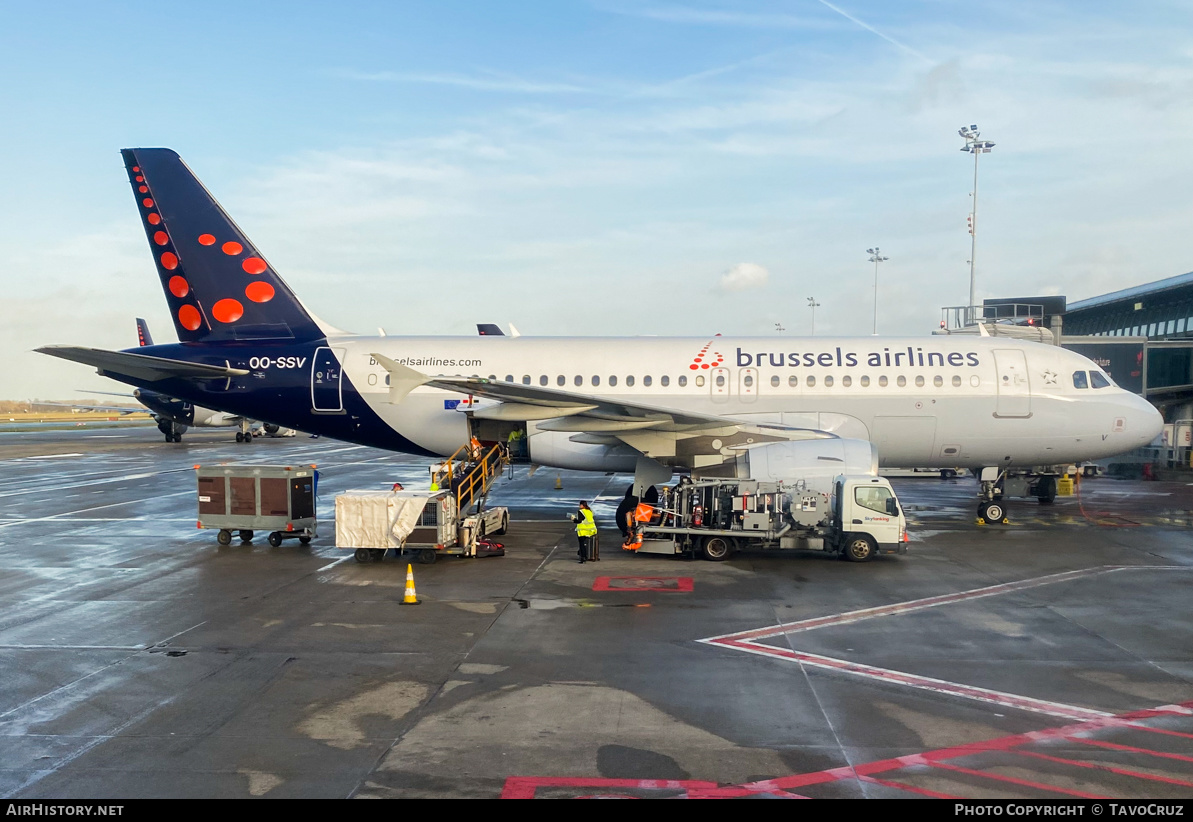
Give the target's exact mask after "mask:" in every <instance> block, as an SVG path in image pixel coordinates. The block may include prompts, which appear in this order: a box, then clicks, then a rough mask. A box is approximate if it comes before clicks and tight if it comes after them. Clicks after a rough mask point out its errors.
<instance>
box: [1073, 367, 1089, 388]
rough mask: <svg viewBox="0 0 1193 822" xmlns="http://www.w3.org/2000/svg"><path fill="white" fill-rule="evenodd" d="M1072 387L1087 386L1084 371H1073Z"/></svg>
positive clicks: (1087, 382)
mask: <svg viewBox="0 0 1193 822" xmlns="http://www.w3.org/2000/svg"><path fill="white" fill-rule="evenodd" d="M1073 387H1074V388H1089V381H1088V380H1086V378H1085V372H1084V371H1074V372H1073Z"/></svg>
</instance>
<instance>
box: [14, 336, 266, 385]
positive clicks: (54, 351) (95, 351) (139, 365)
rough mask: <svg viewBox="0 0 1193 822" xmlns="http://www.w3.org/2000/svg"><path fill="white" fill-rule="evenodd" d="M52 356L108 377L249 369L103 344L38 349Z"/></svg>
mask: <svg viewBox="0 0 1193 822" xmlns="http://www.w3.org/2000/svg"><path fill="white" fill-rule="evenodd" d="M34 350H35V351H37V352H38V353H41V354H49V355H50V356H51V357H61V358H62V359H64V360H71V361H73V362H81V363H83V364H84V365H93V366H95V370H96V372H97V373H98V374H100V375H101V376H104V377H108V376H112V375H115V374H122V375H124V376H126V377H132V378H133V379H138V380H145V381H146V382H157V381H158V380H165V379H169V378H171V377H181V378H183V379H191V380H215V379H226V378H228V377H242V376H244V375H245V374H247V373H249V372H248V371H246V370H245V369H243V368H229V367H227V366H223V365H204V364H202V363H195V362H186V361H185V360H171V359H167V358H165V357H150V356H147V355H145V354H129V353H126V352H123V351H106V350H104V349H102V348H83V347H81V346H75V345H46V346H42V347H41V348H37V349H34Z"/></svg>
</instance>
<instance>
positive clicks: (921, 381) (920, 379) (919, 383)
mask: <svg viewBox="0 0 1193 822" xmlns="http://www.w3.org/2000/svg"><path fill="white" fill-rule="evenodd" d="M915 387H916V388H923V387H924V378H923V377H916V378H915Z"/></svg>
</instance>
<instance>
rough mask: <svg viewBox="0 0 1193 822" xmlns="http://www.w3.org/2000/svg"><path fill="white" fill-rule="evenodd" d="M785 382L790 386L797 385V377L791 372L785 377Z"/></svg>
mask: <svg viewBox="0 0 1193 822" xmlns="http://www.w3.org/2000/svg"><path fill="white" fill-rule="evenodd" d="M787 384H788V385H789V386H791V387H792V388H795V387H796V386H797V385H799V377H797V376H795V375H794V374H792V375H791V376H790V377H788V378H787Z"/></svg>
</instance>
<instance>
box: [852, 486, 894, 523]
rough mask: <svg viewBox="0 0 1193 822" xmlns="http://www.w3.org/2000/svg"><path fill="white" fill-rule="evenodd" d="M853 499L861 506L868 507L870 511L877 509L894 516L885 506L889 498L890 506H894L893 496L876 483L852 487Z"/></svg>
mask: <svg viewBox="0 0 1193 822" xmlns="http://www.w3.org/2000/svg"><path fill="white" fill-rule="evenodd" d="M853 499H854V501H855V502H857V504H858V505H860V506H862V507H863V508H869V509H870V510H871V511H877V512H878V513H880V514H886V515H887V516H894V515H893V514H892V513H891V510H890V508H888V507H887V500H890V501H891V507H894V502H895V498H894V497H893V496H892V495H891V492H890V491H889V490H888V489H886V488H882V487H881V486H878V485H861V486H859V487H857V488H855V489H853Z"/></svg>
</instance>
